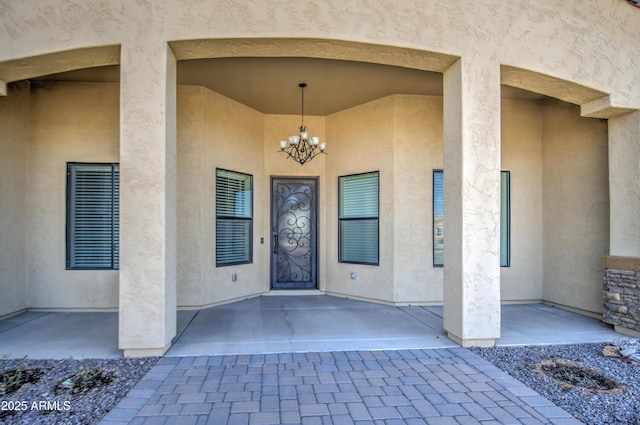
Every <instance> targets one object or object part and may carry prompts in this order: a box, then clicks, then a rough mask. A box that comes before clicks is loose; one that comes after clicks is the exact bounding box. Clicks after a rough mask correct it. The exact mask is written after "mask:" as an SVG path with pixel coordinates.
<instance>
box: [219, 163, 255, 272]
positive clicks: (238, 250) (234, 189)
mask: <svg viewBox="0 0 640 425" xmlns="http://www.w3.org/2000/svg"><path fill="white" fill-rule="evenodd" d="M252 203H253V177H252V176H251V175H248V174H242V173H237V172H235V171H228V170H222V169H219V168H218V169H216V266H228V265H232V264H243V263H250V262H251V261H252V249H251V248H252V239H253V237H252V229H253V205H252Z"/></svg>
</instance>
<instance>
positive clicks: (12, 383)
mask: <svg viewBox="0 0 640 425" xmlns="http://www.w3.org/2000/svg"><path fill="white" fill-rule="evenodd" d="M26 358H27V357H26V356H25V357H23V358H22V359H21V360H20V363H18V365H17V366H16V367H14V368H12V369H8V368H7V363H8V359H7V356H4V357H3V358H2V360H1V361H0V395H7V394H11V393H12V392H14V391H17V390H18V389H20V387H22V386H23V385H24V384H35V383H36V382H38V380H39V379H40V378H41V377H42V375H43V372H42V370H40V369H38V368H36V369H27V368H25V366H24V362H25V360H26Z"/></svg>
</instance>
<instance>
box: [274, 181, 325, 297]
mask: <svg viewBox="0 0 640 425" xmlns="http://www.w3.org/2000/svg"><path fill="white" fill-rule="evenodd" d="M318 180H319V178H318V177H317V176H271V199H270V210H271V217H270V220H269V235H270V240H271V242H270V245H269V246H270V248H271V249H270V251H269V259H270V261H269V264H270V269H271V270H270V286H269V287H270V289H271V290H287V289H291V290H304V289H318V288H319V285H318V210H319V209H318ZM280 182H292V183H293V182H299V183H303V184H304V183H310V184H311V188H312V194H311V195H312V205H311V209H310V212H311V256H312V260H311V281H312V284H311V285H304V286H296V285H294V284H288V283H284V284H282V283H279V282H278V276H277V274H278V273H277V267H278V255H277V253H276V251H275V249H276V238H275V237H274V236H275V234H276V233H277V229H278V214H277V212H278V211H277V205H276V185H277V183H280Z"/></svg>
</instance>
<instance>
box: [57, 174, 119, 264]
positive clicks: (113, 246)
mask: <svg viewBox="0 0 640 425" xmlns="http://www.w3.org/2000/svg"><path fill="white" fill-rule="evenodd" d="M119 182H120V178H119V166H118V164H80V163H68V164H67V269H118V267H119V256H118V251H119V241H120V239H119V233H118V229H119V215H120V214H119V206H120V198H119V189H120V184H119Z"/></svg>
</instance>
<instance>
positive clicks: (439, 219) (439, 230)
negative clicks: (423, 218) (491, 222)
mask: <svg viewBox="0 0 640 425" xmlns="http://www.w3.org/2000/svg"><path fill="white" fill-rule="evenodd" d="M500 179H501V184H500V266H501V267H509V266H511V172H509V171H502V172H501V173H500ZM443 264H444V182H443V172H442V170H434V171H433V265H434V266H442V265H443Z"/></svg>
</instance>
